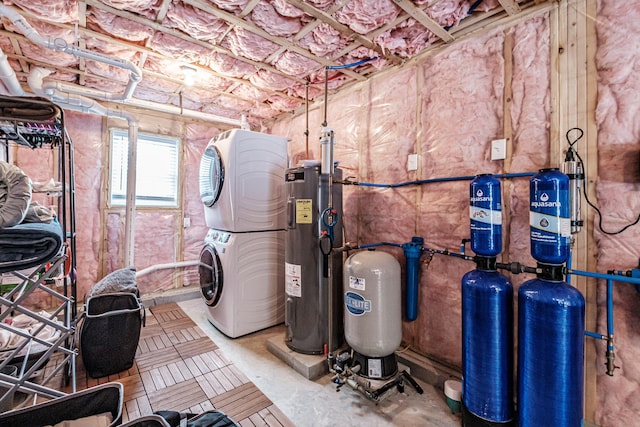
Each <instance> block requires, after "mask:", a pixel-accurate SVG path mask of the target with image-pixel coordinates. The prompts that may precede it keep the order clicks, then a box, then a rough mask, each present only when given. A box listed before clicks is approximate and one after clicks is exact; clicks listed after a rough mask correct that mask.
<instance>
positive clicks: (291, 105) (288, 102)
mask: <svg viewBox="0 0 640 427" xmlns="http://www.w3.org/2000/svg"><path fill="white" fill-rule="evenodd" d="M269 104H270V105H271V106H272V107H273V108H274V109H275V110H278V111H287V110H289V111H293V110H295V109H296V108H298V107H300V106H301V105H302V104H301V102H300V101H299V100H297V99H292V98H285V97H283V96H280V95H273V96H271V98H269Z"/></svg>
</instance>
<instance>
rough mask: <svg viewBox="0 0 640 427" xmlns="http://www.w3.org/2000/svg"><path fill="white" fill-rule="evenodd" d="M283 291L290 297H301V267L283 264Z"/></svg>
mask: <svg viewBox="0 0 640 427" xmlns="http://www.w3.org/2000/svg"><path fill="white" fill-rule="evenodd" d="M284 277H285V291H286V292H287V295H289V296H292V297H298V298H299V297H301V296H302V266H300V265H298V264H289V263H288V262H285V263H284Z"/></svg>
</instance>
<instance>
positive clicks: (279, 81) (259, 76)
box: [249, 70, 295, 90]
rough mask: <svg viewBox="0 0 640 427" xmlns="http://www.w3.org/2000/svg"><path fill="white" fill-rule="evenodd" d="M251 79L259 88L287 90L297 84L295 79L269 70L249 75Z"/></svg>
mask: <svg viewBox="0 0 640 427" xmlns="http://www.w3.org/2000/svg"><path fill="white" fill-rule="evenodd" d="M249 81H251V83H253V84H254V85H255V86H257V87H259V88H262V89H275V90H285V89H287V88H288V87H291V86H292V85H293V84H295V81H294V80H292V79H290V78H288V77H285V76H283V75H281V74H276V73H274V72H272V71H268V70H260V71H258V72H257V73H255V74H254V75H252V76H251V77H249Z"/></svg>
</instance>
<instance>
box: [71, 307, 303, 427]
mask: <svg viewBox="0 0 640 427" xmlns="http://www.w3.org/2000/svg"><path fill="white" fill-rule="evenodd" d="M149 311H150V312H151V313H149ZM115 351H117V350H115ZM77 365H78V368H77V370H76V372H77V374H76V387H77V390H78V391H79V390H83V389H85V388H88V387H92V386H95V385H98V384H103V383H106V382H109V381H118V382H121V383H122V384H123V385H124V409H123V422H126V421H129V420H134V419H136V418H139V417H141V416H144V415H150V414H152V413H153V412H155V411H159V410H174V411H180V412H190V413H201V412H204V411H206V410H209V409H214V408H215V409H218V410H221V411H223V412H224V413H225V414H227V415H228V416H229V417H231V418H232V419H234V420H235V421H236V422H238V423H239V424H240V425H241V426H243V427H250V426H293V423H292V422H291V421H290V420H289V419H288V418H287V417H286V415H284V414H283V413H282V411H280V409H278V408H277V407H276V406H275V405H274V404H273V402H271V400H269V399H268V398H267V396H265V395H264V394H263V393H262V392H261V391H260V390H259V389H258V388H257V387H256V386H255V385H254V384H253V383H252V382H251V381H249V379H248V378H247V377H246V376H245V375H244V374H243V373H242V372H240V371H239V370H238V369H237V368H236V367H235V366H234V365H233V363H232V362H231V361H230V360H228V359H227V358H226V357H225V356H224V354H222V351H221V350H220V349H219V348H218V347H217V346H216V344H215V343H214V342H213V341H211V339H209V337H207V335H206V334H205V333H204V332H203V331H202V330H201V329H200V328H199V327H198V326H197V325H196V324H195V323H194V322H193V321H192V320H191V319H190V318H189V316H187V315H186V314H185V313H184V312H183V311H182V309H181V308H180V307H179V306H178V305H177V304H175V303H171V304H165V305H161V306H156V307H151V309H147V318H146V326H145V327H143V328H142V331H141V335H140V341H139V343H138V349H137V352H136V357H135V361H134V364H133V366H132V367H131V368H130V369H129V370H127V371H124V372H120V373H118V374H116V375H110V376H108V377H104V378H97V379H95V378H90V377H89V376H88V375H87V374H86V371H85V369H84V367H83V365H82V360H80V357H79V358H78V364H77ZM64 391H66V392H71V390H69V389H66V390H64Z"/></svg>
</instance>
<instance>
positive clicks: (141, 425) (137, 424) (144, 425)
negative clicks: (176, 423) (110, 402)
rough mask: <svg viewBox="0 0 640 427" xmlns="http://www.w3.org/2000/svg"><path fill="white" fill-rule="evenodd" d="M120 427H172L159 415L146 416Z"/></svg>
mask: <svg viewBox="0 0 640 427" xmlns="http://www.w3.org/2000/svg"><path fill="white" fill-rule="evenodd" d="M121 427H172V426H171V425H170V424H169V423H168V422H167V421H166V420H165V419H164V418H162V417H161V416H160V415H155V414H154V415H146V416H144V417H140V418H136V419H135V420H133V421H129V422H128V423H125V424H122V426H121Z"/></svg>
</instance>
